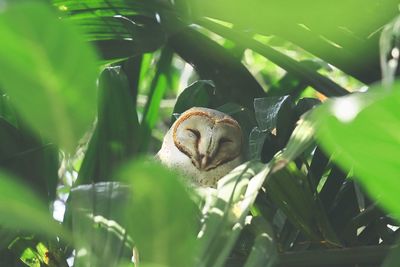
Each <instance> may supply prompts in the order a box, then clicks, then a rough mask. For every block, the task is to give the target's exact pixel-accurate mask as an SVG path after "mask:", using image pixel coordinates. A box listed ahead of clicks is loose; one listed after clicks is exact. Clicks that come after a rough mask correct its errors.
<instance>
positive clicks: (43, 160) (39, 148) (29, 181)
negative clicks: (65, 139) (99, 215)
mask: <svg viewBox="0 0 400 267" xmlns="http://www.w3.org/2000/svg"><path fill="white" fill-rule="evenodd" d="M0 140H1V142H0V168H2V169H4V170H7V171H8V172H9V173H11V174H13V175H15V176H17V177H18V179H19V180H21V181H23V182H24V183H25V185H29V186H30V188H31V189H32V190H34V191H35V192H36V193H38V194H39V195H40V197H41V198H42V199H43V200H47V201H49V202H50V201H53V200H54V198H55V196H56V187H57V182H58V168H59V166H58V165H59V163H58V150H57V148H56V147H55V146H54V145H52V144H45V143H43V142H41V141H40V140H38V138H37V137H36V136H34V134H32V132H31V131H29V130H28V129H26V128H25V127H22V126H20V128H16V127H15V126H13V125H12V124H10V123H8V122H7V121H6V120H4V119H2V118H1V117H0Z"/></svg>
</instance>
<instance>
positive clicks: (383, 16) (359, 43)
mask: <svg viewBox="0 0 400 267" xmlns="http://www.w3.org/2000/svg"><path fill="white" fill-rule="evenodd" d="M374 3H376V4H369V5H366V4H365V1H362V0H340V1H335V2H325V1H320V2H316V1H311V0H307V1H296V0H288V1H285V4H282V3H280V2H278V1H259V0H250V1H235V2H231V1H227V0H206V1H203V0H202V1H199V0H193V1H190V4H191V5H192V9H193V12H192V14H194V15H195V17H196V18H199V17H203V18H204V17H207V18H213V19H217V20H222V21H226V22H229V23H232V24H234V25H235V26H236V27H237V28H240V29H245V30H247V31H249V32H257V33H262V34H264V35H278V36H281V37H284V38H285V39H287V40H289V41H292V42H294V43H296V44H297V45H299V46H301V47H302V48H304V49H305V50H307V51H309V52H311V53H312V54H315V55H317V56H318V57H319V58H322V59H323V60H325V61H327V62H329V63H330V64H332V65H334V66H337V67H338V68H340V69H342V70H344V71H345V72H346V73H349V74H350V75H352V76H354V77H357V78H358V79H359V80H361V81H363V82H366V83H371V82H372V81H376V80H378V79H380V70H379V51H378V49H377V46H378V41H379V40H378V39H379V34H376V32H377V31H378V30H379V29H380V28H381V27H382V26H383V25H384V24H385V23H387V22H388V21H389V20H391V19H392V18H393V17H395V16H397V15H398V12H397V6H398V1H397V0H387V1H383V2H379V4H377V2H374ZM371 14H373V15H371Z"/></svg>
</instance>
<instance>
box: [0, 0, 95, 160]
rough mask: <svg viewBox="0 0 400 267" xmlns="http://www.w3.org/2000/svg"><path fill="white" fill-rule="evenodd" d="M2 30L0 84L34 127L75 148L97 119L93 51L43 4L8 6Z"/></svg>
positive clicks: (0, 21) (0, 20)
mask: <svg viewBox="0 0 400 267" xmlns="http://www.w3.org/2000/svg"><path fill="white" fill-rule="evenodd" d="M0 34H1V36H2V40H3V41H2V45H1V47H0V67H1V73H0V84H1V85H2V88H3V89H4V91H5V92H6V93H7V94H8V95H9V96H10V98H11V101H12V102H13V104H14V105H15V107H16V108H17V110H18V111H19V113H21V115H22V117H23V118H24V119H25V120H26V121H27V122H28V123H29V124H31V125H32V127H33V128H34V129H35V130H36V131H38V132H40V133H42V134H43V135H44V136H45V137H47V138H49V139H50V140H51V141H53V142H56V143H57V144H59V145H60V146H61V147H62V148H63V149H66V150H68V151H70V152H71V151H72V150H73V149H74V148H75V146H76V145H77V141H78V140H79V139H80V138H81V137H82V135H83V133H84V132H85V131H86V130H87V127H88V126H89V125H90V123H91V121H92V120H93V119H94V111H95V106H96V102H95V99H96V90H95V89H96V78H97V73H98V67H97V65H96V57H95V55H94V52H93V50H92V49H91V48H90V47H89V45H88V44H86V43H85V41H84V38H83V37H82V36H81V35H80V34H79V33H78V32H77V31H76V30H75V28H74V27H72V26H71V25H68V24H67V23H65V22H61V21H60V20H59V19H58V18H57V17H56V15H54V14H53V13H52V12H51V10H50V9H49V7H47V6H46V5H44V4H41V3H39V2H27V3H23V4H22V3H19V4H15V5H9V6H7V8H6V9H5V11H4V12H2V13H1V14H0Z"/></svg>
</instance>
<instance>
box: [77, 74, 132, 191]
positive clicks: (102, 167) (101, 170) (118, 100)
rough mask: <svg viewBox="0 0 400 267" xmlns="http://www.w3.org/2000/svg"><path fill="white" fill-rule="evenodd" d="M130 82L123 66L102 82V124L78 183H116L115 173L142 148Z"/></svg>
mask: <svg viewBox="0 0 400 267" xmlns="http://www.w3.org/2000/svg"><path fill="white" fill-rule="evenodd" d="M133 101H134V100H133V97H132V95H131V93H130V88H129V84H128V79H127V77H126V74H125V73H124V71H123V70H122V69H121V68H120V67H109V68H106V69H105V70H104V71H103V72H102V74H101V76H100V79H99V108H98V122H97V126H96V129H95V131H94V134H93V136H92V138H91V140H90V142H89V146H88V150H87V152H86V155H85V158H84V160H83V163H82V167H81V169H80V171H79V176H78V179H79V180H78V182H79V183H81V184H82V183H90V182H92V181H94V182H98V181H109V180H112V179H113V178H112V174H113V172H114V170H115V169H116V168H117V167H118V166H120V164H121V163H123V162H124V161H125V160H127V159H128V158H130V157H132V156H134V155H135V153H136V152H137V150H138V148H139V140H140V138H139V122H138V118H137V113H136V110H135V106H136V103H134V102H133Z"/></svg>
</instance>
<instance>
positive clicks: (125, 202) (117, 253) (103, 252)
mask: <svg viewBox="0 0 400 267" xmlns="http://www.w3.org/2000/svg"><path fill="white" fill-rule="evenodd" d="M130 199H131V194H130V188H129V187H128V186H127V185H123V184H121V183H118V182H101V183H96V184H90V185H80V186H78V187H76V188H74V189H73V190H72V192H71V201H70V205H69V206H68V210H67V212H68V214H69V216H70V217H69V218H70V219H71V221H72V225H71V226H72V229H71V230H72V232H73V237H74V241H75V249H76V250H77V257H76V258H75V261H74V266H77V267H78V266H90V265H91V266H117V264H119V263H121V262H123V261H124V260H125V261H129V260H130V258H131V257H132V248H133V243H132V240H131V238H130V237H129V235H128V234H127V231H126V229H125V228H124V225H123V224H121V222H122V220H123V218H124V212H126V210H127V209H129V201H130Z"/></svg>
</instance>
